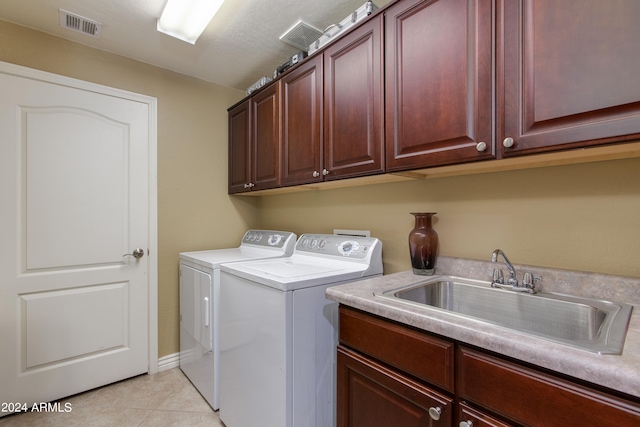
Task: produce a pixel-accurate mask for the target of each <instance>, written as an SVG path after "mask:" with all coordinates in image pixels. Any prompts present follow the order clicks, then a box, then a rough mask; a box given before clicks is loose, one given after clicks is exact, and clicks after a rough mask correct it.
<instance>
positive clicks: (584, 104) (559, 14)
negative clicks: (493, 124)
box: [498, 0, 640, 156]
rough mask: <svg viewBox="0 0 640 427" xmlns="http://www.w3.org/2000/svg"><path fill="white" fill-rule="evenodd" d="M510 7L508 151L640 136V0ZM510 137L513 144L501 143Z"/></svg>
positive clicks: (548, 0)
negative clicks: (509, 146) (639, 22)
mask: <svg viewBox="0 0 640 427" xmlns="http://www.w3.org/2000/svg"><path fill="white" fill-rule="evenodd" d="M503 7H504V13H500V14H499V15H498V35H499V37H498V39H499V44H498V45H499V46H501V48H502V49H503V52H498V58H499V59H500V58H504V63H503V64H501V63H500V62H499V63H498V77H499V78H500V77H501V76H502V75H503V76H504V83H503V88H502V90H501V91H499V93H498V102H499V105H500V104H501V105H500V110H501V113H500V115H503V117H504V119H503V120H504V132H502V131H500V126H499V127H498V129H499V130H498V132H499V133H500V134H501V135H499V141H500V142H501V143H500V144H498V145H499V146H500V147H501V150H503V155H504V156H510V155H516V154H529V153H535V152H540V151H548V150H556V149H563V148H575V147H583V146H591V145H596V144H603V143H609V142H619V141H626V140H636V139H638V138H639V137H640V82H639V80H638V75H640V54H638V40H640V25H638V21H639V20H640V2H638V1H637V0H616V1H614V2H612V1H600V0H584V1H579V2H566V1H557V0H535V1H533V0H518V1H515V0H513V1H511V0H510V1H504V2H503ZM501 86H502V85H500V84H499V86H498V87H499V88H500V87H501ZM508 137H510V138H512V139H513V141H514V144H513V146H512V147H511V148H505V147H503V146H502V141H503V139H505V138H508Z"/></svg>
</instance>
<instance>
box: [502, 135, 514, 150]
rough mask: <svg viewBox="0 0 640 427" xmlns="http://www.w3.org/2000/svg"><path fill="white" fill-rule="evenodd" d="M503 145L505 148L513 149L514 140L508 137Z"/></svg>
mask: <svg viewBox="0 0 640 427" xmlns="http://www.w3.org/2000/svg"><path fill="white" fill-rule="evenodd" d="M502 145H504V147H505V148H511V147H513V138H511V137H510V136H508V137H506V138H505V139H504V141H502Z"/></svg>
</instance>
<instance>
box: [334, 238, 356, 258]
mask: <svg viewBox="0 0 640 427" xmlns="http://www.w3.org/2000/svg"><path fill="white" fill-rule="evenodd" d="M359 248H360V244H359V243H358V242H356V241H355V240H345V241H344V242H342V243H340V244H339V245H338V252H340V253H341V254H342V255H345V256H349V255H351V254H352V253H354V252H356V251H357V250H358V249H359Z"/></svg>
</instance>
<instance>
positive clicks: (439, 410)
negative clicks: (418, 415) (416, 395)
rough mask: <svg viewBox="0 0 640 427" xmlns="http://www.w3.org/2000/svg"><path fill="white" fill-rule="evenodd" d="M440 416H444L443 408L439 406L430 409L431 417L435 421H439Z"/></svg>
mask: <svg viewBox="0 0 640 427" xmlns="http://www.w3.org/2000/svg"><path fill="white" fill-rule="evenodd" d="M440 414H442V408H441V407H439V406H435V407H434V406H432V407H431V408H429V416H430V417H431V419H432V420H433V421H438V420H439V419H440Z"/></svg>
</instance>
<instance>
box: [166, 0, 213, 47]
mask: <svg viewBox="0 0 640 427" xmlns="http://www.w3.org/2000/svg"><path fill="white" fill-rule="evenodd" d="M223 2H224V0H168V1H167V5H166V6H165V7H164V10H163V11H162V16H160V19H158V31H160V32H161V33H164V34H167V35H169V36H171V37H175V38H177V39H180V40H182V41H185V42H187V43H191V44H195V43H196V40H198V37H200V35H201V34H202V32H203V31H204V29H205V28H207V25H209V22H211V19H212V18H213V15H215V14H216V12H217V11H218V9H220V6H222V3H223Z"/></svg>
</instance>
